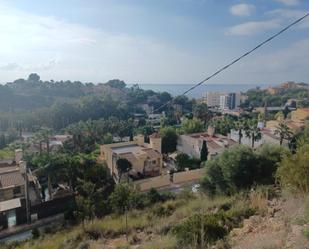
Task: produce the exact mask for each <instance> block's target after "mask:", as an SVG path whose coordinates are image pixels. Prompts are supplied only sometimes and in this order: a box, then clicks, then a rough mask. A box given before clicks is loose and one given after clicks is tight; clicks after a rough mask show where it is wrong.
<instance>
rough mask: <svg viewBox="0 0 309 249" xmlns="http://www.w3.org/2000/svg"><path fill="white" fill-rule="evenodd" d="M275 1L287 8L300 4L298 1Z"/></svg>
mask: <svg viewBox="0 0 309 249" xmlns="http://www.w3.org/2000/svg"><path fill="white" fill-rule="evenodd" d="M276 1H277V2H279V3H282V4H285V5H288V6H295V5H299V4H300V0H276Z"/></svg>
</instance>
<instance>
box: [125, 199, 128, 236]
mask: <svg viewBox="0 0 309 249" xmlns="http://www.w3.org/2000/svg"><path fill="white" fill-rule="evenodd" d="M124 212H125V216H126V240H127V241H128V210H127V205H126V206H125V207H124Z"/></svg>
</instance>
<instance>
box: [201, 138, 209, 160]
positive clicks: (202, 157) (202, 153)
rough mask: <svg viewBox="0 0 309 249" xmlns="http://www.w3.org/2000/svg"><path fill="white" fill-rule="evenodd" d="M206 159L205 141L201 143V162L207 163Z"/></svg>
mask: <svg viewBox="0 0 309 249" xmlns="http://www.w3.org/2000/svg"><path fill="white" fill-rule="evenodd" d="M207 158H208V148H207V144H206V141H205V140H204V141H203V145H202V149H201V162H204V161H207Z"/></svg>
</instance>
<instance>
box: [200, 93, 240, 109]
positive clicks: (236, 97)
mask: <svg viewBox="0 0 309 249" xmlns="http://www.w3.org/2000/svg"><path fill="white" fill-rule="evenodd" d="M202 99H203V102H204V103H206V104H207V105H208V106H209V107H218V108H220V109H221V110H226V109H231V110H233V109H236V108H237V107H239V106H240V102H241V93H227V92H206V93H204V94H203V95H202Z"/></svg>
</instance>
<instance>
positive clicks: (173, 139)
mask: <svg viewBox="0 0 309 249" xmlns="http://www.w3.org/2000/svg"><path fill="white" fill-rule="evenodd" d="M160 135H161V139H162V140H161V142H162V145H161V150H162V153H164V154H168V153H172V152H174V151H176V147H177V139H178V136H177V133H176V130H175V129H174V128H173V127H164V128H161V129H160Z"/></svg>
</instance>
